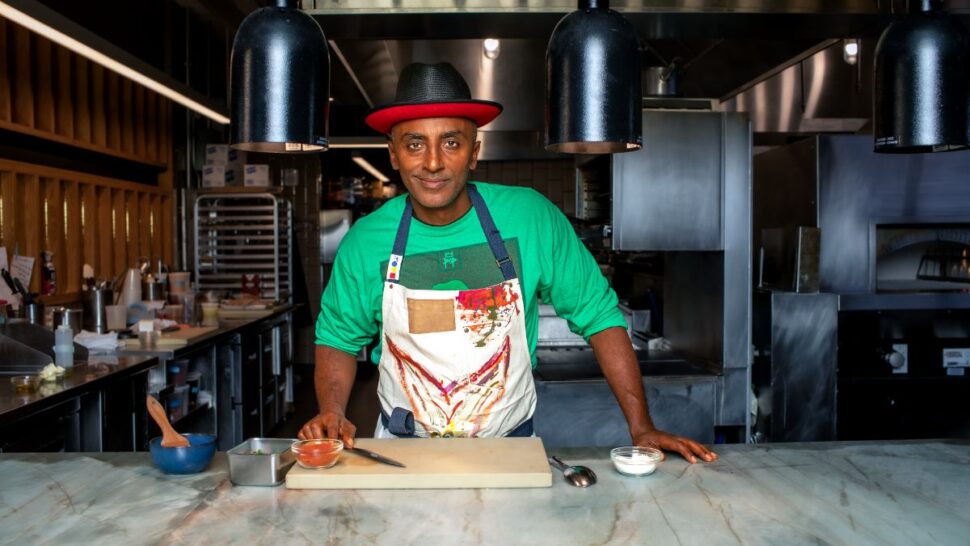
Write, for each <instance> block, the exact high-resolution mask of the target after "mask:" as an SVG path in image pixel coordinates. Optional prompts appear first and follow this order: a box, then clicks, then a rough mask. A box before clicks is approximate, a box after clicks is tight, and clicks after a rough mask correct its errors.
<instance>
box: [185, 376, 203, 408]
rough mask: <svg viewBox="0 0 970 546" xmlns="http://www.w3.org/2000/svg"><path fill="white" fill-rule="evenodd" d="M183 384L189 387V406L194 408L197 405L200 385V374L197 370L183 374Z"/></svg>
mask: <svg viewBox="0 0 970 546" xmlns="http://www.w3.org/2000/svg"><path fill="white" fill-rule="evenodd" d="M185 386H186V387H188V389H189V400H188V401H189V406H188V407H189V408H190V409H191V408H194V407H195V406H196V405H198V401H199V390H200V388H201V386H202V374H201V373H199V372H192V373H190V374H188V375H186V376H185Z"/></svg>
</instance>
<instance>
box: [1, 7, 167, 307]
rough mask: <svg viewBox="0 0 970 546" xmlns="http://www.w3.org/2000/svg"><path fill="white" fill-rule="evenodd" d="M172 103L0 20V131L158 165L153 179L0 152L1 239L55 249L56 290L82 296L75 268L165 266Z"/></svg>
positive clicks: (100, 270) (10, 247)
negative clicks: (96, 171)
mask: <svg viewBox="0 0 970 546" xmlns="http://www.w3.org/2000/svg"><path fill="white" fill-rule="evenodd" d="M171 117H172V106H171V103H170V101H168V99H165V98H164V97H162V96H160V95H158V94H157V93H155V92H153V91H150V90H148V89H146V88H144V87H141V86H139V85H137V84H134V83H133V82H132V81H130V80H128V79H127V78H123V77H120V76H118V75H117V74H115V73H114V72H111V71H108V70H106V69H104V68H102V67H101V66H100V65H97V64H95V63H92V62H89V61H88V60H87V59H85V58H83V57H81V56H79V55H76V54H75V53H73V52H71V51H69V50H67V49H65V48H62V47H60V46H59V45H57V44H54V43H52V42H51V41H50V40H48V39H46V38H44V37H43V36H40V35H38V34H34V33H32V32H30V31H29V30H26V29H25V28H23V27H21V26H19V25H17V24H15V23H12V22H10V21H6V20H4V19H2V18H0V129H4V130H8V131H15V132H19V133H22V134H28V135H31V136H34V137H39V138H43V139H47V140H51V141H55V142H60V143H62V144H67V145H70V146H74V147H78V148H84V149H87V150H93V151H96V152H100V153H102V154H107V155H110V156H115V157H121V158H125V159H128V160H131V161H137V162H140V163H144V164H147V165H152V166H155V167H157V168H158V172H159V175H158V180H157V184H156V185H149V184H141V183H136V182H131V181H125V180H119V179H114V178H109V177H103V176H95V175H90V174H86V173H81V172H76V171H68V170H63V169H55V168H51V167H48V166H46V165H36V164H30V163H25V162H21V161H16V159H17V158H12V159H0V246H5V247H6V248H7V252H8V254H9V255H10V256H11V257H12V254H13V252H14V247H15V246H16V247H19V251H20V253H21V254H23V255H25V256H33V257H35V258H36V262H35V266H34V272H33V275H32V277H31V286H30V290H31V291H33V292H39V291H40V262H41V260H40V256H41V254H40V253H41V251H42V250H51V251H53V252H54V265H55V267H56V270H57V281H58V282H57V294H56V295H55V296H54V297H51V298H47V301H48V303H51V302H70V301H73V300H76V299H77V298H78V296H79V291H80V284H81V266H82V265H83V264H90V265H92V266H93V267H94V269H95V275H96V276H98V277H104V278H110V277H113V276H115V275H117V274H119V273H121V272H122V271H124V270H125V269H126V268H128V267H131V266H132V264H133V263H134V262H135V261H136V260H137V259H138V258H139V257H145V258H149V259H151V260H153V261H154V260H156V259H159V258H161V259H162V260H163V261H165V262H166V263H169V264H171V263H172V258H173V255H174V249H173V233H174V229H173V210H172V207H173V204H174V201H173V192H172V150H171V142H172V137H171Z"/></svg>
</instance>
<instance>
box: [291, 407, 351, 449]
mask: <svg viewBox="0 0 970 546" xmlns="http://www.w3.org/2000/svg"><path fill="white" fill-rule="evenodd" d="M356 433H357V427H355V426H354V424H353V423H351V422H350V421H348V420H347V418H346V417H344V415H343V414H342V413H335V412H327V413H321V414H319V415H317V416H316V417H314V418H313V419H310V420H309V421H307V424H305V425H303V428H301V429H300V433H299V434H297V438H299V439H301V440H312V439H317V438H336V439H339V440H340V441H342V442H343V443H344V445H346V446H347V447H354V434H356Z"/></svg>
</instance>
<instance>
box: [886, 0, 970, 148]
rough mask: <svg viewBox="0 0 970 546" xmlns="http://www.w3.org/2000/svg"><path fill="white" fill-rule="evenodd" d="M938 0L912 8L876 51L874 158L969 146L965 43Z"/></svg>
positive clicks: (969, 54) (969, 78)
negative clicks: (883, 154) (876, 153)
mask: <svg viewBox="0 0 970 546" xmlns="http://www.w3.org/2000/svg"><path fill="white" fill-rule="evenodd" d="M940 4H941V2H939V1H938V0H920V1H917V2H913V4H912V6H911V10H910V13H909V14H908V15H907V16H906V17H904V18H902V19H900V20H898V21H895V22H893V23H892V24H890V25H889V27H888V28H886V30H885V31H884V32H883V33H882V36H881V37H880V38H879V43H878V44H877V45H876V57H875V63H874V64H875V66H874V70H875V75H874V80H873V92H874V96H873V136H874V139H875V142H874V149H875V151H876V152H885V153H923V152H945V151H950V150H962V149H965V148H967V147H968V146H970V110H968V102H970V38H968V34H967V30H966V29H965V28H964V27H963V25H962V24H961V23H960V22H959V21H957V20H956V19H954V18H953V17H950V16H948V15H947V14H946V13H944V12H943V11H942V10H941V9H940Z"/></svg>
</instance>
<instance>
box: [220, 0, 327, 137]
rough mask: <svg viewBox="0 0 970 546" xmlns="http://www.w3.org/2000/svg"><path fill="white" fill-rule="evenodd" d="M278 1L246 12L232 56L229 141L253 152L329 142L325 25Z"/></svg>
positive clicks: (289, 3) (291, 1) (291, 3)
mask: <svg viewBox="0 0 970 546" xmlns="http://www.w3.org/2000/svg"><path fill="white" fill-rule="evenodd" d="M296 4H297V2H296V1H295V0H289V1H288V0H276V4H275V5H274V6H270V7H265V8H260V9H258V10H256V11H254V12H252V13H250V14H249V16H247V17H246V19H245V20H243V22H242V24H241V25H240V26H239V30H238V31H237V32H236V38H235V40H234V41H233V44H232V57H231V59H230V61H229V64H230V71H229V81H230V82H231V84H230V89H229V95H230V110H231V116H232V119H231V122H230V126H229V143H230V144H231V145H232V146H233V147H234V148H237V149H239V150H246V151H251V152H320V151H325V150H326V149H327V148H328V147H329V142H328V140H327V136H328V133H327V116H328V114H329V111H330V48H329V47H327V38H326V36H324V35H323V30H321V29H320V25H319V24H317V22H316V21H314V20H313V18H312V17H310V16H309V15H307V14H306V13H304V12H303V11H301V10H299V9H297V7H296Z"/></svg>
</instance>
